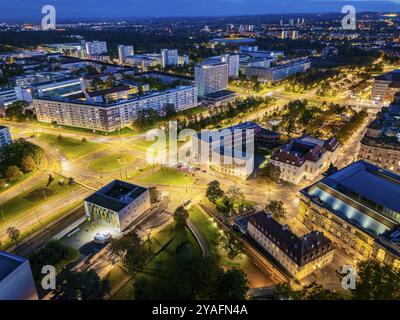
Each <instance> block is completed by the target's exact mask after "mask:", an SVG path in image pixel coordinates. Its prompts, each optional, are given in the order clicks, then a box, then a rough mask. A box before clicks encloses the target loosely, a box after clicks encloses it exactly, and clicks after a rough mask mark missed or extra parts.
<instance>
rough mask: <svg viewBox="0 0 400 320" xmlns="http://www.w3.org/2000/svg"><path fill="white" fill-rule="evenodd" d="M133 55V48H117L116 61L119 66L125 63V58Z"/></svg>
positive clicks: (120, 46) (122, 46)
mask: <svg viewBox="0 0 400 320" xmlns="http://www.w3.org/2000/svg"><path fill="white" fill-rule="evenodd" d="M134 54H135V50H134V49H133V46H124V45H119V46H118V59H119V63H120V64H124V63H125V61H126V57H128V56H133V55H134Z"/></svg>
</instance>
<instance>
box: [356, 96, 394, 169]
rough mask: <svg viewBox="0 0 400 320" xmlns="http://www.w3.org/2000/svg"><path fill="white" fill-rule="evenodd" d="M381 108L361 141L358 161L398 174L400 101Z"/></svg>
mask: <svg viewBox="0 0 400 320" xmlns="http://www.w3.org/2000/svg"><path fill="white" fill-rule="evenodd" d="M399 98H400V97H399V94H397V99H396V101H395V102H394V104H393V105H392V106H390V107H388V108H382V111H381V112H380V114H379V116H378V117H377V118H376V119H375V120H374V121H372V122H371V123H370V124H369V125H368V127H367V130H366V132H365V135H364V137H363V139H362V140H361V148H360V151H359V153H358V159H363V160H366V161H368V162H371V163H374V164H376V165H379V166H381V167H382V168H384V169H388V170H392V171H394V172H396V173H397V174H400V103H399V102H400V101H399Z"/></svg>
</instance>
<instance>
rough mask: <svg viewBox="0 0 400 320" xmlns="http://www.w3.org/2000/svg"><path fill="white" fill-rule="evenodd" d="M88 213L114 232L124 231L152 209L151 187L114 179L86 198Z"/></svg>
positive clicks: (85, 203)
mask: <svg viewBox="0 0 400 320" xmlns="http://www.w3.org/2000/svg"><path fill="white" fill-rule="evenodd" d="M84 205H85V212H86V215H87V216H88V217H89V218H90V219H93V220H95V221H96V222H98V223H101V224H103V225H106V226H107V227H109V228H110V229H112V231H114V232H118V233H120V232H123V231H124V230H125V229H126V228H127V227H129V226H130V225H131V224H132V223H133V222H135V221H136V220H137V219H138V218H139V217H141V216H142V215H143V214H144V213H145V212H146V211H147V210H149V209H150V193H149V189H147V188H144V187H141V186H137V185H134V184H130V183H127V182H124V181H120V180H114V181H112V182H111V183H109V184H108V185H106V186H105V187H103V188H101V189H100V190H98V191H96V192H95V193H94V194H92V195H91V196H89V197H88V198H86V199H85V200H84Z"/></svg>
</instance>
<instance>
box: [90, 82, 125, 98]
mask: <svg viewBox="0 0 400 320" xmlns="http://www.w3.org/2000/svg"><path fill="white" fill-rule="evenodd" d="M128 90H130V87H129V86H127V85H123V86H118V87H112V88H108V89H104V90H99V91H88V92H87V95H88V96H89V97H97V96H102V95H106V94H112V93H117V92H123V91H128Z"/></svg>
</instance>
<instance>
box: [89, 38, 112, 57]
mask: <svg viewBox="0 0 400 320" xmlns="http://www.w3.org/2000/svg"><path fill="white" fill-rule="evenodd" d="M103 53H107V42H105V41H92V42H86V54H87V55H88V56H96V55H101V54H103Z"/></svg>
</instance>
